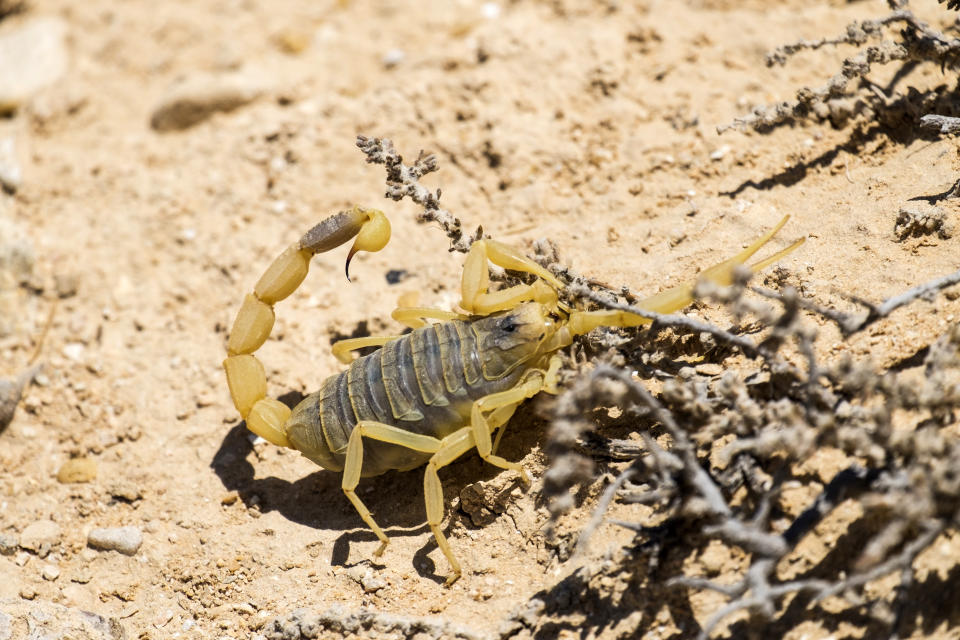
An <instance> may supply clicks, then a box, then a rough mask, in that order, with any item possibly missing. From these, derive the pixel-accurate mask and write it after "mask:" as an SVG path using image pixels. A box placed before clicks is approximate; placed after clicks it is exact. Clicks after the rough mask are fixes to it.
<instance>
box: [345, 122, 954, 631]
mask: <svg viewBox="0 0 960 640" xmlns="http://www.w3.org/2000/svg"><path fill="white" fill-rule="evenodd" d="M357 144H358V146H359V147H360V149H361V150H362V151H363V152H364V153H365V155H366V156H367V160H368V162H372V163H377V164H383V165H385V167H386V169H387V194H386V195H387V197H391V198H393V199H396V200H399V199H401V198H403V197H405V196H409V197H411V198H412V199H413V200H414V201H415V202H417V203H418V204H420V205H421V206H422V207H423V208H424V211H423V213H422V214H421V215H420V219H421V221H432V222H437V223H439V224H440V226H441V227H442V228H443V229H444V230H445V231H446V233H447V235H448V237H449V238H450V240H451V246H452V250H457V251H462V252H465V251H467V250H468V249H469V246H470V244H471V243H472V242H473V241H474V240H475V239H477V238H479V237H482V236H483V232H482V230H481V229H478V230H477V231H476V233H475V234H473V235H465V234H464V233H463V229H462V225H461V223H460V221H459V220H458V219H457V218H456V217H455V216H453V214H451V213H450V212H448V211H446V210H445V209H442V208H441V207H440V205H439V199H440V192H439V191H437V192H430V191H429V190H427V189H426V188H424V187H423V186H422V185H420V184H419V179H420V178H421V177H422V176H423V175H425V174H427V173H429V172H431V171H435V170H436V169H437V161H436V158H435V157H434V156H432V155H424V154H423V153H421V154H420V156H419V157H418V158H417V160H416V162H415V163H414V164H413V165H412V166H407V165H405V164H404V163H403V161H402V158H401V157H400V155H399V154H398V153H397V152H396V150H395V149H394V147H393V145H392V143H391V142H390V141H389V140H382V139H370V138H365V137H362V136H361V137H359V138H358V141H357ZM535 248H536V250H537V255H536V256H535V257H536V259H537V260H538V261H539V262H540V263H541V264H543V265H544V266H546V267H547V268H548V269H550V270H551V271H552V272H553V273H554V274H555V275H557V276H558V277H559V278H560V279H561V280H563V281H564V282H566V283H567V287H566V288H565V290H564V292H563V295H565V296H566V297H567V299H568V302H570V303H572V304H578V305H579V306H584V305H585V306H588V307H592V308H610V309H625V310H629V311H631V312H633V313H637V314H639V315H642V316H646V317H649V318H650V319H652V320H653V324H652V325H651V326H650V328H648V329H642V330H640V329H638V330H626V331H624V330H611V329H601V330H597V331H595V332H593V333H592V334H591V335H590V336H587V337H586V339H585V340H583V341H581V342H580V343H575V345H574V347H573V351H574V354H573V357H572V358H571V359H570V363H569V366H568V370H567V371H566V377H567V380H566V385H565V391H564V392H563V393H561V395H560V396H559V397H558V398H557V400H556V402H555V405H554V406H555V409H554V416H553V420H552V427H551V430H550V434H549V440H548V442H547V443H546V445H545V448H546V451H547V454H548V456H549V458H550V463H549V468H548V469H547V471H546V473H545V475H544V497H545V498H546V499H547V500H548V503H549V509H550V511H551V513H552V517H553V519H554V521H558V520H559V518H560V516H561V515H562V514H563V513H564V512H566V511H568V510H570V509H573V508H577V507H582V505H579V504H578V503H577V500H576V499H575V495H576V491H575V490H576V489H577V488H578V487H583V486H586V485H590V484H593V483H595V482H597V481H598V480H597V478H598V477H600V476H605V477H607V478H611V477H612V480H611V481H610V482H609V484H608V485H607V487H606V489H605V490H604V491H603V494H602V495H601V497H600V499H599V501H598V504H597V506H596V507H595V514H594V517H593V519H592V520H591V521H590V522H589V524H588V525H587V526H586V527H585V528H584V529H583V530H582V531H581V532H580V533H579V541H578V542H577V544H576V548H577V550H582V549H583V548H584V547H585V546H586V544H587V542H588V540H589V538H590V535H591V533H592V532H593V530H594V529H595V528H596V527H597V526H598V525H599V523H600V522H601V521H603V520H604V519H605V518H606V512H607V510H608V508H609V507H610V506H611V504H612V503H613V502H614V501H617V502H619V503H622V504H623V505H626V509H623V508H620V509H619V512H620V513H621V514H622V513H624V512H626V513H632V514H636V517H631V518H630V519H626V520H625V519H623V517H622V516H621V519H619V520H610V522H613V523H614V524H616V525H619V526H622V527H626V528H628V529H630V530H632V531H633V532H634V534H635V536H634V542H633V543H632V544H631V545H629V546H628V547H626V548H624V549H623V550H622V551H621V552H620V553H618V554H615V556H612V557H608V558H607V559H606V560H605V561H603V562H601V563H600V564H599V565H597V564H593V565H589V564H588V565H584V566H581V567H580V568H579V569H577V570H575V571H574V572H573V573H572V574H571V575H569V576H568V577H567V578H565V579H564V580H562V581H561V582H559V583H558V584H556V585H554V586H553V587H551V588H549V589H546V590H544V591H542V592H541V593H539V594H537V595H536V596H535V597H534V598H533V599H531V600H530V601H529V602H527V603H525V604H524V605H522V606H521V607H519V608H518V609H517V610H516V612H515V613H514V614H513V615H512V616H511V617H510V618H509V619H508V620H507V621H505V623H504V625H503V626H502V628H501V636H502V637H504V638H507V637H513V636H515V635H518V634H520V635H523V634H527V635H532V636H533V637H543V638H547V637H555V635H556V633H557V631H558V630H559V629H563V628H568V629H579V630H580V632H584V631H585V630H589V631H591V632H598V633H599V632H600V631H603V630H604V629H607V628H613V627H617V631H616V632H615V633H616V634H621V633H627V634H628V635H629V634H630V633H636V631H637V629H636V628H635V627H636V626H637V625H639V624H640V619H646V620H648V621H649V620H655V621H659V622H656V624H659V623H660V622H662V610H661V609H660V607H662V606H663V604H664V603H665V602H670V603H671V604H670V613H671V614H672V616H673V622H674V624H675V625H676V626H678V627H679V628H681V629H684V630H686V631H688V632H689V631H691V630H693V631H694V632H695V633H696V630H699V634H700V636H701V637H707V636H709V635H710V634H711V633H712V632H713V631H714V630H715V629H716V628H717V627H718V625H719V624H720V623H731V620H730V619H731V616H732V614H735V613H738V612H740V616H739V618H738V620H737V621H735V622H732V624H734V625H747V626H748V627H750V626H752V627H756V626H758V625H762V626H763V627H762V628H764V630H765V631H770V630H771V629H778V628H779V629H780V631H781V634H782V633H783V632H784V631H785V630H786V629H790V628H793V627H794V626H796V624H798V623H800V622H802V621H805V620H810V619H816V620H819V621H821V622H824V623H825V624H827V626H828V627H829V626H830V625H831V624H833V625H834V626H835V625H837V624H839V623H840V621H841V620H842V619H843V615H847V614H849V613H850V612H851V611H852V612H855V613H856V614H857V615H859V616H861V618H860V619H861V620H865V622H863V624H865V625H866V626H867V632H868V634H871V633H872V634H874V635H875V634H876V632H877V631H878V630H883V629H886V630H887V631H890V630H892V632H893V633H896V632H897V631H898V630H900V629H901V628H903V627H904V626H905V625H907V624H909V623H914V622H915V619H917V617H918V616H917V611H913V610H911V609H910V607H909V606H908V605H909V603H910V602H912V601H914V600H916V598H912V597H911V594H912V595H916V591H917V590H918V589H921V590H922V588H923V587H924V585H925V584H926V583H930V581H931V580H932V578H931V577H930V576H929V575H928V576H926V577H925V580H918V579H917V576H916V575H915V560H916V559H917V557H918V556H919V555H920V554H921V553H923V552H924V551H926V550H928V549H930V548H931V546H932V544H933V543H934V541H935V540H938V539H939V538H940V537H942V536H948V535H955V534H956V532H957V525H958V523H960V438H958V437H957V435H958V434H957V424H956V415H957V410H958V409H960V325H954V326H953V327H952V328H950V330H949V331H947V332H946V333H945V334H944V335H943V336H942V337H941V338H940V339H939V340H937V341H936V342H935V343H934V344H932V345H930V346H929V347H928V348H926V349H924V350H923V351H922V352H921V353H920V354H919V356H918V358H917V362H916V363H913V364H910V363H908V364H907V365H904V366H902V367H900V368H898V369H896V370H892V369H891V370H886V371H878V370H877V369H876V368H874V367H873V366H872V365H871V364H870V363H868V362H861V361H855V360H853V359H849V358H848V359H843V360H840V361H838V362H821V361H820V360H819V359H818V357H817V356H816V354H815V351H814V346H813V345H814V339H815V337H816V331H815V329H813V328H812V326H813V325H812V323H811V322H810V320H809V316H811V315H819V316H821V317H823V318H825V319H826V320H827V321H829V322H830V323H833V324H834V325H835V326H836V327H837V329H838V333H839V334H840V335H841V336H842V337H843V338H849V337H850V336H852V335H855V334H857V333H860V332H862V331H864V330H865V329H866V328H867V327H869V326H871V325H872V324H874V323H875V322H877V321H878V320H880V319H882V318H885V317H887V316H889V315H890V314H891V313H892V312H893V311H895V310H896V309H899V308H900V307H902V306H905V305H908V304H911V303H912V302H914V301H916V300H917V299H920V298H929V297H931V296H935V295H936V294H937V293H938V292H939V291H941V290H943V289H946V288H948V287H951V286H953V285H956V284H958V283H960V271H958V272H956V273H953V274H950V275H947V276H944V277H941V278H938V279H936V280H934V281H932V282H929V283H926V284H924V285H921V286H918V287H916V288H914V289H911V290H909V291H907V292H905V293H903V294H901V295H899V296H895V297H893V298H890V299H889V300H886V301H884V302H883V303H881V304H872V303H869V302H867V301H862V300H855V301H854V302H856V303H858V304H859V305H861V306H862V307H863V310H862V311H861V312H857V313H850V312H840V311H837V310H834V309H829V308H824V307H821V306H819V305H817V304H816V303H814V302H811V301H809V300H807V299H805V298H803V297H801V296H800V295H799V294H798V292H797V291H795V290H794V289H793V288H791V287H784V288H783V289H782V290H780V291H773V290H769V289H764V288H759V287H749V286H748V280H749V277H750V273H749V272H748V271H747V270H746V269H743V270H742V273H739V274H738V280H737V282H736V283H735V285H734V286H732V287H730V288H727V289H717V288H715V287H709V286H703V285H700V286H698V287H697V290H696V291H695V294H696V296H697V297H698V298H705V299H709V300H712V301H719V302H721V303H722V304H724V305H725V306H726V307H727V308H728V309H729V310H730V311H731V313H732V314H733V315H734V317H735V318H736V319H737V320H738V323H739V326H745V325H746V324H747V323H750V326H752V327H754V328H755V331H753V333H760V334H761V335H762V336H763V339H762V340H760V341H755V340H754V339H753V338H750V337H748V336H746V335H744V332H742V331H733V330H731V331H728V330H724V329H721V328H719V327H716V326H714V325H711V324H708V323H706V322H702V321H699V320H695V319H692V318H690V317H687V316H682V315H660V314H656V313H650V312H647V311H643V310H641V309H639V308H636V307H632V306H631V305H630V302H633V301H635V300H636V299H638V297H637V296H635V295H634V294H632V293H631V292H630V291H628V290H621V291H612V290H610V289H607V288H605V287H604V286H602V285H601V284H599V283H596V282H593V281H590V280H588V279H586V278H584V277H582V276H580V275H578V274H576V273H573V272H572V271H571V270H570V269H569V268H567V267H565V266H563V263H562V260H560V259H559V258H558V256H557V253H556V251H555V250H554V249H553V248H552V246H551V245H550V244H549V243H548V242H545V241H544V242H539V243H537V245H536V247H535ZM781 275H785V274H781ZM504 277H505V278H506V284H510V278H511V277H513V276H511V275H510V274H507V275H506V276H504ZM781 279H782V278H781ZM787 279H789V278H787ZM621 299H623V300H626V301H627V302H620V300H621ZM603 352H607V353H608V354H610V355H608V357H607V358H606V362H601V363H600V364H597V360H598V358H597V357H596V354H597V353H603ZM691 352H692V353H694V354H697V353H699V354H700V358H701V359H702V360H704V361H705V362H712V363H720V362H723V361H724V360H725V359H727V358H728V357H730V356H733V355H740V356H744V357H746V358H747V362H748V364H747V365H745V366H743V367H740V368H738V369H732V370H726V371H725V372H723V373H720V372H718V371H712V370H711V371H708V372H706V373H701V372H700V371H698V368H691V367H689V366H682V365H681V364H678V363H679V362H680V356H684V357H686V358H687V360H689V356H690V354H691ZM584 356H589V357H584ZM600 360H601V361H602V360H603V358H600ZM795 362H800V363H801V364H799V365H798V364H795ZM576 363H580V364H579V365H577V364H576ZM751 363H752V364H751ZM908 365H909V366H908ZM717 369H720V367H717ZM651 389H653V390H654V391H651ZM603 407H618V408H619V410H620V411H622V417H621V418H622V420H625V421H627V422H629V424H630V425H631V431H632V432H633V433H634V434H636V435H635V437H634V438H632V439H622V440H618V439H613V438H609V437H606V436H605V434H603V433H598V432H597V425H596V421H595V420H593V419H592V417H591V416H592V415H593V413H594V412H595V411H596V410H597V409H598V408H603ZM824 455H827V456H828V459H834V460H836V459H840V460H841V461H842V463H841V464H839V465H837V464H836V463H834V465H833V466H832V467H831V466H830V465H822V464H820V460H821V459H822V458H823V456H824ZM624 462H625V463H626V464H625V468H622V469H618V467H617V466H616V464H617V463H619V464H620V465H623V464H624ZM615 469H617V473H616V474H611V473H609V472H610V471H611V470H615ZM601 472H603V473H601ZM825 474H826V475H825ZM787 493H791V494H793V495H797V494H798V493H799V494H801V495H806V496H809V500H807V501H806V502H805V503H802V506H801V507H800V509H797V508H796V507H791V503H788V502H787V501H786V500H785V494H787ZM793 504H795V502H794V503H793ZM829 518H840V519H842V520H844V521H845V522H846V525H847V529H846V530H847V534H846V535H844V536H842V537H841V539H840V540H838V541H837V542H836V548H835V550H834V551H833V552H830V553H827V554H826V556H824V557H822V558H819V559H817V558H814V559H813V560H810V559H807V560H805V561H803V562H798V560H799V559H798V554H797V550H798V548H799V547H800V546H801V545H802V544H803V542H804V540H805V538H806V537H807V536H808V534H810V533H811V532H813V531H814V529H815V528H816V527H817V526H818V525H820V524H821V523H823V522H824V521H825V520H827V519H829ZM717 545H720V546H721V547H723V548H726V549H727V550H729V551H730V555H731V557H740V558H742V559H743V561H742V563H741V568H740V570H739V571H738V572H737V574H738V577H737V579H736V581H735V582H733V583H732V584H731V583H729V581H724V582H720V581H713V580H710V579H708V578H706V577H703V576H701V575H697V574H695V573H693V574H691V573H690V572H689V571H688V570H687V565H686V564H685V559H686V558H688V557H690V556H691V553H693V554H694V556H696V555H697V554H702V553H703V552H704V550H706V549H707V548H709V547H716V546H717ZM556 548H557V550H558V552H559V553H560V554H561V555H562V556H563V555H569V554H567V553H566V552H565V551H564V549H563V545H562V544H558V545H557V547H556ZM734 550H736V551H734ZM567 551H569V549H568V550H567ZM804 563H806V564H804ZM890 576H893V581H894V582H895V587H894V588H893V589H892V591H891V590H890V589H889V588H887V589H886V590H884V589H883V588H879V589H878V588H877V585H878V584H881V583H882V581H883V580H884V579H887V580H889V578H890ZM882 584H887V583H882ZM887 586H888V587H889V585H887ZM689 590H708V591H713V592H717V593H719V594H721V595H722V596H723V597H724V598H726V600H727V604H725V605H723V606H720V607H719V608H717V609H716V610H715V611H714V612H713V614H712V615H711V616H710V618H709V619H708V620H706V621H705V623H703V624H702V625H701V624H698V622H697V620H696V618H695V617H694V615H693V612H692V608H691V607H690V605H689V599H687V603H686V604H684V597H683V594H684V593H686V592H688V591H689ZM837 602H840V603H841V604H840V605H838V604H837ZM825 603H826V604H825ZM827 605H829V606H827ZM948 609H949V608H945V609H942V610H941V611H940V612H939V614H938V611H923V612H922V618H923V620H924V622H923V623H924V624H925V625H927V624H936V623H937V621H938V620H941V619H942V617H943V616H949V615H952V614H951V613H950V611H949V610H948ZM838 610H839V611H841V613H839V614H838V613H837V611H838ZM744 613H745V614H746V615H744ZM648 614H649V617H648ZM938 615H940V616H941V617H940V618H938ZM638 616H639V618H638ZM911 616H912V617H911ZM624 624H625V625H627V627H630V625H633V627H630V628H621V627H622V625H624ZM648 624H649V622H648ZM778 624H779V625H780V627H777V625H778ZM732 631H733V632H734V634H735V635H737V633H736V632H737V629H735V628H733V629H732Z"/></svg>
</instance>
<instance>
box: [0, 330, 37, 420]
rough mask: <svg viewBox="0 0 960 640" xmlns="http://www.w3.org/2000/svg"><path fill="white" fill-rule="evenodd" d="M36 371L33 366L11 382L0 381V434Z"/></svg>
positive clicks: (0, 332) (11, 418) (14, 411)
mask: <svg viewBox="0 0 960 640" xmlns="http://www.w3.org/2000/svg"><path fill="white" fill-rule="evenodd" d="M0 334H2V331H0ZM38 371H40V365H38V364H35V365H33V366H32V367H30V368H29V369H27V370H26V371H23V372H22V373H20V375H19V376H17V377H16V378H15V379H13V380H3V379H0V432H2V431H3V430H4V429H6V428H7V425H8V424H10V422H11V421H12V420H13V414H14V413H16V411H17V405H18V404H20V398H21V397H22V396H23V390H24V388H25V387H26V386H27V385H28V384H29V383H30V382H31V381H32V380H33V378H34V377H35V376H36V375H37V372H38Z"/></svg>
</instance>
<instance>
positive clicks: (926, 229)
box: [893, 202, 953, 241]
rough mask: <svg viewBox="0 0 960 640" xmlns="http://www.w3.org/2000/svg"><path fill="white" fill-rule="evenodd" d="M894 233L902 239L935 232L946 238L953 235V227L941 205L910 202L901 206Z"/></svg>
mask: <svg viewBox="0 0 960 640" xmlns="http://www.w3.org/2000/svg"><path fill="white" fill-rule="evenodd" d="M893 233H894V234H895V235H896V236H897V239H898V240H900V241H903V240H906V239H907V238H910V237H914V238H919V237H921V236H928V235H933V234H937V235H938V236H939V237H940V238H941V239H943V240H946V239H948V238H950V237H951V236H952V235H953V229H951V228H950V226H949V225H947V224H946V213H945V212H944V211H943V210H942V209H940V208H939V207H936V206H934V205H932V204H930V203H927V202H910V203H907V204H905V205H904V206H902V207H900V212H899V214H898V215H897V220H896V222H895V223H894V225H893Z"/></svg>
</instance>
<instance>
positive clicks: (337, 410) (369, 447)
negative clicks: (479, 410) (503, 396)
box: [286, 303, 536, 477]
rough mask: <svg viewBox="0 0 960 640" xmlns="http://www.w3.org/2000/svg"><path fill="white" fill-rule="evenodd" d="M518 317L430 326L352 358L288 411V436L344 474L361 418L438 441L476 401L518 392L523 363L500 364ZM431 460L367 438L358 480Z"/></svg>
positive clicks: (465, 419) (505, 314) (464, 420)
mask: <svg viewBox="0 0 960 640" xmlns="http://www.w3.org/2000/svg"><path fill="white" fill-rule="evenodd" d="M528 304H530V303H528ZM516 315H517V314H514V313H511V312H502V313H499V314H496V315H493V316H479V317H476V318H472V319H470V320H467V321H464V320H450V321H447V322H442V323H436V324H430V325H427V326H425V327H421V328H419V329H416V330H414V331H413V332H412V333H409V334H407V335H404V336H402V337H400V338H398V339H396V340H393V341H390V342H388V343H386V344H385V345H383V348H382V349H379V350H377V351H375V352H373V353H371V354H369V355H367V356H364V357H362V358H358V359H356V360H354V361H353V362H352V363H351V364H350V366H349V367H348V368H347V369H346V371H343V372H341V373H339V374H337V375H334V376H331V377H329V378H327V380H326V381H325V382H324V383H323V385H322V386H321V387H320V390H319V391H317V392H315V393H312V394H310V395H309V396H307V397H306V398H304V399H303V400H302V401H301V402H300V404H298V405H297V406H296V407H295V408H294V410H293V413H292V414H291V416H290V418H289V419H288V420H287V425H286V431H287V438H288V439H289V441H290V443H291V444H292V445H293V448H295V449H298V450H299V451H300V452H301V453H302V454H303V455H304V456H306V457H307V458H310V459H311V460H313V461H314V462H316V463H317V464H319V465H320V466H321V467H323V468H325V469H329V470H331V471H342V470H343V468H344V464H345V461H346V450H347V444H348V442H349V440H350V434H351V433H353V430H354V427H356V425H357V423H358V422H360V421H362V420H367V421H374V422H380V423H384V424H389V425H393V426H396V427H399V428H401V429H405V430H407V431H411V432H415V433H419V434H422V435H425V436H431V437H433V438H437V439H438V440H442V439H443V438H445V437H446V436H448V435H450V434H452V433H453V432H455V431H457V430H458V429H460V428H462V427H463V426H464V425H466V424H468V423H469V421H470V412H471V408H472V406H473V403H474V402H476V401H477V400H479V399H480V398H483V397H485V396H488V395H491V394H493V393H498V392H500V391H506V390H508V389H510V388H512V387H514V386H516V384H517V382H518V380H519V379H520V378H521V377H522V376H523V374H524V373H525V372H526V371H527V369H526V368H525V367H523V366H521V365H522V364H524V363H523V361H522V360H520V359H518V358H516V357H514V358H511V360H513V362H512V363H506V362H504V359H503V355H504V354H507V353H509V350H510V348H511V346H512V347H513V348H515V347H516V345H514V344H513V343H515V342H516V333H517V328H518V327H517V325H516ZM521 315H522V314H521ZM521 346H522V345H521ZM516 355H517V354H515V356H516ZM509 364H512V366H508V365H509ZM533 364H536V363H533ZM430 456H431V454H430V453H424V452H420V451H415V450H412V449H408V448H406V447H402V446H398V445H395V444H390V443H387V442H383V441H376V440H373V441H371V442H369V443H367V444H366V445H365V446H364V449H363V468H362V471H361V476H362V477H369V476H376V475H379V474H381V473H384V472H386V471H389V470H391V469H397V470H401V471H407V470H410V469H415V468H416V467H419V466H421V465H423V464H424V463H426V462H427V460H429V459H430Z"/></svg>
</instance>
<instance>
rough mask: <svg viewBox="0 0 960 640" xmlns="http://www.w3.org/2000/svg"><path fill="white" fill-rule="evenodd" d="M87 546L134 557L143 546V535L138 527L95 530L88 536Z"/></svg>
mask: <svg viewBox="0 0 960 640" xmlns="http://www.w3.org/2000/svg"><path fill="white" fill-rule="evenodd" d="M87 544H88V545H90V546H91V547H93V548H95V549H103V550H105V551H119V552H120V553H123V554H126V555H128V556H132V555H134V554H135V553H136V552H137V551H138V550H139V549H140V545H141V544H143V534H142V533H140V529H138V528H136V527H111V528H108V529H94V530H92V531H91V532H90V533H89V535H87Z"/></svg>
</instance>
